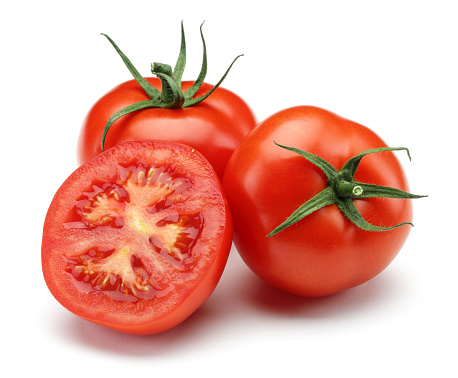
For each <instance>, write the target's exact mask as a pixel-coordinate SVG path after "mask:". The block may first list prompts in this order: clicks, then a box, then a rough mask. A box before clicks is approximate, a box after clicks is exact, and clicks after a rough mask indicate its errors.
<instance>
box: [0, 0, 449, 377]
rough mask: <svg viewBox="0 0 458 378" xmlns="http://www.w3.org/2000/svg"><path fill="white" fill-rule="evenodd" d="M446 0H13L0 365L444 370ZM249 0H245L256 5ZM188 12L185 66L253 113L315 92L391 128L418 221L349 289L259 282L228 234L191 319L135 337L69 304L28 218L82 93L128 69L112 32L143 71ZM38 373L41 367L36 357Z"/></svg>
mask: <svg viewBox="0 0 458 378" xmlns="http://www.w3.org/2000/svg"><path fill="white" fill-rule="evenodd" d="M454 3H455V2H454V1H440V0H435V1H402V0H397V1H389V0H388V1H387V0H385V1H383V2H382V1H380V2H374V1H319V2H318V1H308V0H305V1H289V0H282V1H279V2H250V1H246V0H245V1H239V0H233V1H231V2H227V3H223V2H219V1H170V2H167V1H163V2H159V1H152V0H151V1H131V2H127V1H113V0H111V1H95V0H92V1H75V2H65V1H46V0H43V1H16V2H7V4H8V5H5V4H3V5H2V6H1V12H0V18H1V22H0V31H1V33H0V38H1V45H0V48H1V56H2V58H1V60H0V65H1V70H0V75H1V80H0V88H1V89H0V90H1V96H2V101H1V104H2V105H1V109H2V112H1V118H0V119H1V130H2V131H1V135H2V137H1V140H2V147H1V148H0V154H1V164H2V172H3V173H2V175H1V177H2V178H1V185H0V188H1V189H0V190H1V195H0V198H1V201H2V203H1V222H2V223H1V235H2V236H1V241H2V245H1V267H2V269H1V276H0V277H1V287H2V296H1V307H2V310H1V312H0V314H1V315H0V316H1V325H2V332H1V337H0V340H1V343H2V346H3V347H4V346H6V351H5V348H3V352H2V354H1V361H2V362H1V366H2V371H4V372H8V369H9V368H11V369H12V370H9V373H7V376H8V377H19V376H21V377H22V376H25V375H24V374H25V373H29V374H32V373H39V374H40V375H43V376H47V377H57V376H61V377H80V376H91V377H97V376H103V377H109V376H110V377H112V376H114V374H116V376H139V374H141V376H150V377H166V376H167V377H194V376H196V377H197V376H199V377H221V376H222V377H231V376H238V377H240V376H241V377H248V376H256V377H260V376H266V375H267V376H270V375H271V374H272V376H273V375H277V376H282V377H295V376H304V377H305V376H307V377H336V376H342V375H345V376H346V375H351V376H353V377H387V376H390V377H416V376H418V375H419V374H420V373H422V376H429V377H432V376H434V377H456V376H458V367H457V362H456V361H454V359H455V358H456V357H457V354H458V353H457V352H458V347H457V338H458V326H457V320H458V311H457V306H456V302H457V289H458V278H457V277H458V274H457V269H458V268H457V263H458V248H457V245H456V234H457V231H456V228H457V227H456V213H457V211H458V207H457V202H456V188H457V178H456V164H457V158H456V152H455V151H454V148H456V146H455V145H456V141H457V137H456V133H454V132H455V129H456V128H457V125H458V112H457V109H458V92H457V91H458V74H457V72H458V56H457V51H458V43H457V36H458V22H457V16H458V14H457V11H456V10H455V9H454V7H453V5H454ZM258 4H259V5H258ZM181 20H184V25H185V30H186V36H187V43H188V66H187V69H186V71H185V75H184V79H189V80H190V79H195V78H196V77H197V74H198V72H199V68H200V62H201V56H202V47H201V41H200V35H199V25H200V24H201V22H202V21H204V20H205V25H204V34H205V36H206V42H207V48H208V55H209V56H208V59H209V70H208V71H209V72H208V76H207V80H206V81H207V82H210V83H215V82H216V81H218V79H219V77H220V76H221V75H222V74H223V73H224V71H225V70H226V68H227V66H228V65H229V64H230V62H231V61H232V59H233V58H234V57H235V56H236V55H238V54H240V53H244V54H245V56H244V57H243V58H241V59H239V60H238V61H237V63H236V64H235V66H234V67H233V70H232V71H231V73H230V75H229V76H228V78H227V79H226V81H225V82H224V84H223V86H224V87H226V88H228V89H230V90H232V91H234V92H236V93H238V94H239V95H240V96H242V97H243V98H244V99H245V100H246V101H247V102H248V103H249V104H250V105H251V107H252V109H253V110H254V112H255V113H256V115H257V117H258V119H259V120H262V119H264V118H266V117H267V116H269V115H270V114H272V113H274V112H276V111H278V110H280V109H284V108H287V107H290V106H294V105H299V104H304V105H305V104H307V105H316V106H320V107H323V108H326V109H329V110H331V111H333V112H335V113H337V114H339V115H342V116H344V117H346V118H349V119H352V120H354V121H356V122H359V123H362V124H364V125H366V126H368V127H370V128H372V129H373V130H374V131H376V132H377V133H378V134H379V135H381V136H382V138H383V139H385V141H386V142H387V143H388V144H389V145H391V146H407V147H409V148H410V150H411V154H412V161H411V162H409V160H408V159H407V158H406V157H405V155H404V154H400V156H399V158H400V160H401V162H402V164H403V165H404V167H405V170H406V172H407V175H408V177H409V181H410V185H411V190H412V192H415V193H418V194H429V195H430V196H429V197H428V198H427V199H421V200H417V201H415V203H414V211H415V218H414V223H415V228H414V229H413V230H412V232H411V234H410V238H409V240H408V241H407V243H406V244H405V246H404V248H403V249H402V251H401V253H400V254H399V256H398V257H397V258H396V259H395V261H394V262H393V263H392V264H391V265H390V266H389V267H388V268H387V269H386V270H385V271H384V272H383V273H382V274H380V275H379V276H378V277H376V278H375V279H373V280H372V281H370V282H368V283H366V284H364V285H362V286H360V287H358V288H355V289H352V290H349V291H347V292H344V293H341V294H338V295H334V296H330V297H326V298H321V299H307V298H300V297H295V296H292V295H289V294H286V293H282V292H280V291H278V290H276V289H273V288H271V287H269V286H267V285H266V284H264V283H262V282H261V281H260V280H259V279H258V278H257V277H255V276H254V275H253V274H252V273H251V272H250V271H249V270H248V268H246V266H245V265H244V263H243V262H242V261H241V259H240V258H239V256H238V254H237V251H236V250H235V249H233V250H232V253H231V256H230V259H229V263H228V265H227V269H226V271H225V273H224V274H223V277H222V279H221V282H220V285H219V286H218V287H217V289H216V290H215V292H214V293H213V295H212V296H211V297H210V299H209V300H208V301H207V302H206V303H205V304H204V305H203V306H202V307H201V308H200V309H199V310H198V311H197V312H196V313H195V314H194V315H192V316H191V317H190V318H189V319H188V320H187V321H185V322H184V323H182V324H181V325H179V326H178V327H176V328H174V329H173V330H171V331H168V332H165V333H163V334H159V335H155V336H148V337H135V336H129V335H124V334H120V333H117V332H114V331H110V330H107V329H104V328H101V327H98V326H96V325H93V324H91V323H88V322H85V321H83V320H80V319H79V318H77V317H76V316H74V315H72V314H70V313H69V312H68V311H67V310H65V309H64V308H63V307H61V306H60V305H59V304H58V303H57V302H56V300H55V299H54V298H53V297H52V296H51V294H50V293H49V291H48V289H47V287H46V285H45V283H44V280H43V277H42V273H41V261H40V245H41V236H42V225H43V221H44V217H45V214H46V211H47V208H48V206H49V204H50V202H51V199H52V197H53V195H54V193H55V191H56V190H57V188H58V187H59V186H60V184H61V183H62V182H63V181H64V180H65V178H66V177H67V176H68V175H69V174H70V173H71V172H72V171H73V170H74V169H75V168H76V140H77V136H78V133H79V128H80V125H81V123H82V121H83V118H84V116H85V114H86V112H87V111H88V109H89V108H90V106H91V105H92V104H93V103H94V102H95V101H96V100H97V99H98V98H99V97H100V96H102V95H103V94H104V93H105V92H107V91H108V90H109V89H111V88H112V87H114V86H115V85H117V84H119V83H121V82H123V81H125V80H128V79H130V74H129V72H128V71H127V69H126V68H125V67H124V66H123V64H122V61H121V60H120V59H119V57H118V56H117V54H116V53H115V51H114V50H113V48H112V47H111V46H110V45H109V43H108V42H107V40H106V39H105V38H104V37H102V36H100V33H102V32H103V33H107V34H109V35H110V36H111V37H112V38H113V39H114V40H115V41H116V43H117V44H118V45H119V46H120V47H121V49H122V50H123V51H124V52H125V53H126V54H127V55H128V56H129V58H130V59H131V60H132V62H133V63H134V64H135V65H136V66H137V68H138V69H139V71H140V72H141V73H142V74H143V75H145V76H147V75H148V74H149V65H150V62H152V61H159V62H164V63H169V64H172V65H173V64H174V63H175V60H176V57H177V55H178V50H179V43H180V21H181ZM45 374H46V375H45Z"/></svg>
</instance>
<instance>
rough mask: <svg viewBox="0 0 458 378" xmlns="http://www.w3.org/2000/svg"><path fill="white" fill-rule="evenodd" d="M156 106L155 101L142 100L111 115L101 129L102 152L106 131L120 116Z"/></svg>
mask: <svg viewBox="0 0 458 378" xmlns="http://www.w3.org/2000/svg"><path fill="white" fill-rule="evenodd" d="M157 107H158V106H157V104H156V102H155V101H152V100H143V101H139V102H136V103H135V104H132V105H129V106H126V107H125V108H123V109H121V110H119V111H117V112H116V113H115V114H113V115H112V116H111V117H110V118H109V119H108V122H107V123H106V124H105V128H104V129H103V133H102V142H101V146H102V151H103V149H104V147H105V139H106V137H107V133H108V130H110V127H111V126H112V125H113V123H114V122H115V121H116V120H117V119H119V118H121V117H122V116H125V115H126V114H129V113H133V112H136V111H137V110H142V109H151V108H157Z"/></svg>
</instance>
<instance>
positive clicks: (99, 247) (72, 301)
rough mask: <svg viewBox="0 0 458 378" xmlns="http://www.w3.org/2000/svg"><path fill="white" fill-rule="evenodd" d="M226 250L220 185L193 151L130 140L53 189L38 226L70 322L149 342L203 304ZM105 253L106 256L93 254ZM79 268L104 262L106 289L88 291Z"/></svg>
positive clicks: (54, 288) (49, 277)
mask: <svg viewBox="0 0 458 378" xmlns="http://www.w3.org/2000/svg"><path fill="white" fill-rule="evenodd" d="M132 167H133V168H132ZM151 167H153V168H154V169H155V172H156V173H154V174H153V175H152V176H151V179H150V181H148V177H147V175H146V176H145V174H144V173H145V172H146V173H147V172H149V169H150V168H151ZM144 168H145V169H144ZM142 170H144V172H143V173H139V172H140V171H142ZM151 172H152V171H151ZM103 188H105V189H104V190H105V192H104V191H103ZM113 189H114V191H115V192H116V193H117V196H118V197H119V198H118V200H116V198H115V197H114V194H113V192H112V190H113ZM107 198H108V199H107ZM107 214H108V215H109V219H108V218H107ZM231 244H232V221H231V216H230V211H229V208H228V206H227V202H226V199H225V196H224V194H223V193H222V190H221V184H220V181H219V179H218V178H217V176H216V174H215V172H214V170H213V168H212V167H211V165H210V164H209V163H208V161H207V160H205V159H204V157H203V156H202V155H201V154H200V153H198V152H197V151H195V150H194V149H192V148H191V147H188V146H185V145H181V144H177V143H172V142H165V141H154V142H153V141H149V142H147V141H137V142H127V143H125V144H122V145H118V146H115V147H113V148H111V149H109V150H107V151H105V152H104V153H102V154H100V155H98V156H97V157H95V158H94V159H92V160H91V161H89V162H87V163H85V164H84V165H82V166H80V167H79V168H78V169H77V170H76V171H75V172H74V173H73V174H72V175H70V177H69V178H68V179H67V180H66V181H65V182H64V183H63V184H62V186H61V187H60V188H59V190H58V191H57V193H56V194H55V197H54V199H53V201H52V203H51V205H50V207H49V210H48V213H47V216H46V220H45V224H44V228H43V242H42V267H43V274H44V278H45V281H46V283H47V285H48V287H49V290H50V291H51V293H52V294H53V295H54V297H55V298H56V299H57V300H58V301H59V302H60V303H61V304H62V305H63V306H64V307H66V308H67V309H68V310H70V311H71V312H73V313H74V314H76V315H78V316H80V317H82V318H84V319H87V320H89V321H92V322H94V323H97V324H100V325H103V326H106V327H109V328H112V329H115V330H118V331H122V332H126V333H131V334H153V333H158V332H162V331H165V330H168V329H170V328H172V327H174V326H176V325H177V324H179V323H180V322H182V321H183V320H184V319H186V318H187V317H188V316H189V315H191V314H192V313H193V312H194V311H195V310H196V309H197V308H198V307H199V306H200V305H202V303H203V302H204V301H205V300H206V299H207V298H208V297H209V296H210V294H211V293H212V292H213V290H214V288H215V287H216V285H217V283H218V281H219V278H220V276H221V274H222V272H223V269H224V267H225V264H226V261H227V257H228V254H229V251H230V248H231ZM108 250H112V251H111V252H112V253H111V252H110V253H111V255H110V256H108V257H107V256H105V255H103V253H102V252H100V251H108ZM94 251H99V252H100V253H99V252H97V255H96V256H95V257H94V254H95V253H96V252H94ZM104 253H105V252H104ZM91 256H92V257H91ZM125 256H128V257H127V258H126V257H125ZM114 257H116V258H114ZM82 261H83V262H84V264H85V265H84V267H88V266H89V267H91V266H92V269H93V270H96V269H95V268H93V266H96V267H97V266H98V268H97V270H101V268H100V264H104V269H103V270H104V271H103V272H101V273H100V274H101V275H102V278H104V277H106V276H107V275H109V274H111V276H110V279H111V281H110V280H108V281H106V282H110V283H109V284H108V283H106V286H105V287H103V288H101V286H103V285H104V284H99V283H97V284H94V282H95V281H96V280H95V279H94V280H92V281H89V283H88V282H87V280H89V279H90V277H89V273H85V272H83V273H78V272H79V270H78V269H81V267H77V265H79V266H83V263H82ZM88 264H93V265H88ZM94 264H95V265H94ZM97 264H99V265H97ZM140 267H141V269H140ZM83 270H84V269H83ZM88 270H91V269H88ZM132 271H134V273H135V274H134V275H130V276H129V275H128V273H129V272H132ZM75 272H77V273H75ZM96 273H97V271H96ZM78 274H79V276H78ZM93 274H95V273H93ZM97 274H98V273H97ZM91 277H93V276H91ZM91 279H92V278H91ZM123 279H124V280H123ZM122 280H123V282H124V281H125V286H120V283H121V281H122ZM100 281H102V279H100ZM120 287H121V289H120ZM144 287H147V289H144ZM126 288H128V289H129V290H126ZM139 288H140V289H139ZM142 288H143V289H144V290H146V291H142ZM123 289H124V290H126V291H125V292H124V293H123ZM127 291H128V292H127Z"/></svg>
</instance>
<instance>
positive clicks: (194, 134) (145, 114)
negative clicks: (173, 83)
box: [78, 78, 256, 178]
mask: <svg viewBox="0 0 458 378" xmlns="http://www.w3.org/2000/svg"><path fill="white" fill-rule="evenodd" d="M146 79H147V81H148V82H149V83H151V84H152V85H153V86H154V87H156V88H157V89H159V90H160V89H161V82H160V80H159V79H157V78H146ZM192 84H193V82H190V81H186V82H183V83H182V89H183V91H185V90H186V89H188V88H189V87H190V86H191V85H192ZM210 89H211V86H210V85H209V84H206V83H203V85H202V87H201V88H200V90H199V91H198V92H197V94H196V97H199V96H201V95H203V94H205V93H206V92H208V91H209V90H210ZM148 99H149V97H148V96H147V95H146V94H145V92H144V91H143V90H142V88H141V87H140V86H139V85H138V84H137V82H136V81H135V80H131V81H127V82H125V83H123V84H121V85H119V86H117V87H115V88H114V89H113V90H111V91H110V92H108V93H107V94H106V95H105V96H103V97H102V98H101V99H100V100H98V101H97V102H96V103H95V104H94V106H93V107H92V109H91V110H90V111H89V114H88V115H87V117H86V119H85V121H84V123H83V126H82V129H81V133H80V136H79V141H78V163H79V164H83V163H85V162H86V161H88V160H90V159H91V158H93V157H94V156H95V155H97V154H99V153H100V152H101V151H102V149H101V140H102V133H103V129H104V127H105V124H106V123H107V121H108V119H109V118H110V117H111V116H112V115H113V114H114V113H116V112H117V111H118V110H121V109H122V108H125V107H126V106H128V105H131V104H133V103H136V102H139V101H142V100H148ZM255 125H256V118H255V116H254V114H253V112H252V111H251V109H250V108H249V106H248V105H247V104H246V103H245V102H244V101H243V100H242V99H241V98H240V97H239V96H237V95H236V94H234V93H233V92H231V91H229V90H227V89H224V88H221V87H218V88H217V89H216V90H215V91H214V92H213V93H212V94H211V95H210V96H209V97H208V98H207V99H205V100H204V101H203V102H202V103H200V104H197V105H194V106H191V107H188V108H183V109H162V108H153V109H143V110H140V111H137V112H134V113H131V114H127V115H125V116H123V117H121V118H120V119H118V120H117V121H116V122H115V123H114V124H113V126H112V127H111V129H110V131H109V132H108V133H107V138H106V141H105V148H109V147H111V146H114V145H117V144H119V143H123V142H126V141H130V140H148V139H152V140H169V141H174V142H179V143H183V144H187V145H189V146H192V147H194V148H195V149H196V150H198V151H199V152H201V153H202V154H203V155H204V156H205V157H206V158H207V160H208V161H209V162H210V163H211V164H212V166H213V168H214V169H215V171H216V173H217V174H218V175H219V177H220V178H222V176H223V173H224V169H225V167H226V164H227V161H228V160H229V158H230V156H231V154H232V152H233V151H234V149H235V148H236V147H237V146H238V144H239V143H240V141H241V140H242V139H243V138H244V137H245V136H246V135H247V134H248V133H249V132H250V131H251V130H252V129H253V128H254V126H255Z"/></svg>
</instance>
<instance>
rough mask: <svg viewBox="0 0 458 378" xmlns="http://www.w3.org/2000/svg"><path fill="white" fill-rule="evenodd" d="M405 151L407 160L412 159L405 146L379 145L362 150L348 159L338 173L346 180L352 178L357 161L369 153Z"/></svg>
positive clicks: (357, 164) (356, 167)
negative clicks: (378, 146)
mask: <svg viewBox="0 0 458 378" xmlns="http://www.w3.org/2000/svg"><path fill="white" fill-rule="evenodd" d="M402 150H404V151H406V152H407V156H408V157H409V160H412V158H411V156H410V151H409V149H408V148H406V147H380V148H372V149H370V150H366V151H363V152H361V153H359V154H357V155H355V156H353V157H352V158H350V159H348V161H347V162H346V163H345V164H344V166H343V167H342V169H341V170H340V173H341V175H342V177H344V178H345V179H346V180H353V178H354V177H355V173H356V170H357V169H358V166H359V163H360V162H361V160H362V158H363V157H364V156H366V155H369V154H374V153H377V152H388V151H402Z"/></svg>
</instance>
